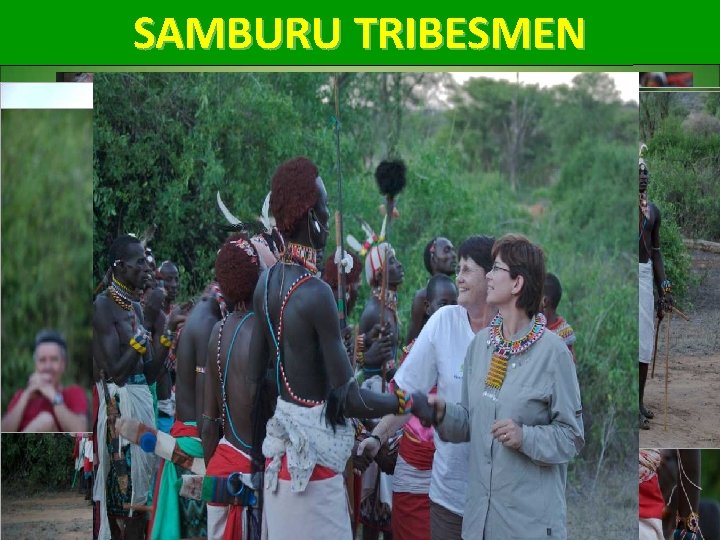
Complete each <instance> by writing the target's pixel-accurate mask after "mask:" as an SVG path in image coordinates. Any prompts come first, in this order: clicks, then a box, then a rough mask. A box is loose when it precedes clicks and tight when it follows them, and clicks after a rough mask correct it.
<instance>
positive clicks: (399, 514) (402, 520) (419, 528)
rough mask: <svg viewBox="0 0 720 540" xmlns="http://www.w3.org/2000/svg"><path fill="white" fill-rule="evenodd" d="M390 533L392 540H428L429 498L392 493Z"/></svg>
mask: <svg viewBox="0 0 720 540" xmlns="http://www.w3.org/2000/svg"><path fill="white" fill-rule="evenodd" d="M392 533H393V539H394V540H430V497H429V496H428V495H424V494H414V493H393V503H392Z"/></svg>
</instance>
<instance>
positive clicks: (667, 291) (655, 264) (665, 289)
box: [638, 158, 673, 429]
mask: <svg viewBox="0 0 720 540" xmlns="http://www.w3.org/2000/svg"><path fill="white" fill-rule="evenodd" d="M639 169H640V184H639V186H640V233H639V235H638V236H639V240H640V250H639V254H640V265H639V275H640V287H639V298H640V307H639V316H640V332H639V334H640V351H639V353H640V354H639V356H640V429H650V422H649V419H651V418H653V417H654V416H655V414H654V413H653V412H652V411H650V410H648V409H646V408H645V404H644V403H643V398H644V396H645V383H646V382H647V374H648V365H649V364H650V361H651V360H652V354H653V338H654V335H655V329H654V326H653V318H654V317H653V306H654V301H653V282H654V283H655V286H656V288H657V293H658V299H659V302H658V310H657V317H658V319H662V318H663V312H664V311H665V310H668V309H671V307H672V304H673V297H672V285H671V283H670V280H668V278H667V276H666V275H665V266H664V264H663V258H662V254H661V253H660V210H659V209H658V207H657V206H655V204H654V203H651V202H650V201H648V198H647V188H648V184H649V183H650V173H649V172H648V168H647V165H646V164H645V160H644V159H642V158H640V167H639Z"/></svg>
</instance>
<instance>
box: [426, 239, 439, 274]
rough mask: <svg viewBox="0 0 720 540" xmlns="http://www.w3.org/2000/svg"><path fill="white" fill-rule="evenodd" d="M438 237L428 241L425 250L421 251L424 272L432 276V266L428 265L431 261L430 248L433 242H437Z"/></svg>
mask: <svg viewBox="0 0 720 540" xmlns="http://www.w3.org/2000/svg"><path fill="white" fill-rule="evenodd" d="M437 239H438V237H437V236H435V237H434V238H433V239H432V240H430V241H429V242H428V243H427V244H425V249H424V250H423V262H424V263H425V270H427V271H428V274H430V275H432V266H431V265H430V262H431V261H432V251H431V250H432V247H433V246H434V245H435V242H437Z"/></svg>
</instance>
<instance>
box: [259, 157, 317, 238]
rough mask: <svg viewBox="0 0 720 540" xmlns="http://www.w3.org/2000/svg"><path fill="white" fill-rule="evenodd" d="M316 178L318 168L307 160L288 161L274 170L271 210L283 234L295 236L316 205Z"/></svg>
mask: <svg viewBox="0 0 720 540" xmlns="http://www.w3.org/2000/svg"><path fill="white" fill-rule="evenodd" d="M317 177H318V169H317V167H316V166H315V164H314V163H313V162H312V161H310V160H309V159H308V158H306V157H296V158H293V159H291V160H289V161H286V162H285V163H283V164H282V165H280V166H279V167H278V168H277V170H276V171H275V174H274V175H273V178H272V195H271V196H270V211H271V212H272V215H273V217H274V218H275V224H276V226H277V229H278V230H279V231H280V233H282V234H283V235H291V234H292V233H294V232H295V229H296V228H297V226H298V225H299V222H300V218H302V217H303V215H305V213H306V212H307V211H308V210H310V208H312V207H313V206H314V205H315V203H316V202H317V198H318V190H317V186H316V184H315V180H316V179H317Z"/></svg>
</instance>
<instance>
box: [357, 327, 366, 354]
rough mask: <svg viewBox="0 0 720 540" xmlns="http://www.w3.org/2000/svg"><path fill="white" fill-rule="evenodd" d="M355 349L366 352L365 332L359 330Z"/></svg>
mask: <svg viewBox="0 0 720 540" xmlns="http://www.w3.org/2000/svg"><path fill="white" fill-rule="evenodd" d="M355 350H356V351H357V352H358V354H359V353H364V352H365V334H363V333H361V332H358V335H357V336H355Z"/></svg>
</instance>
